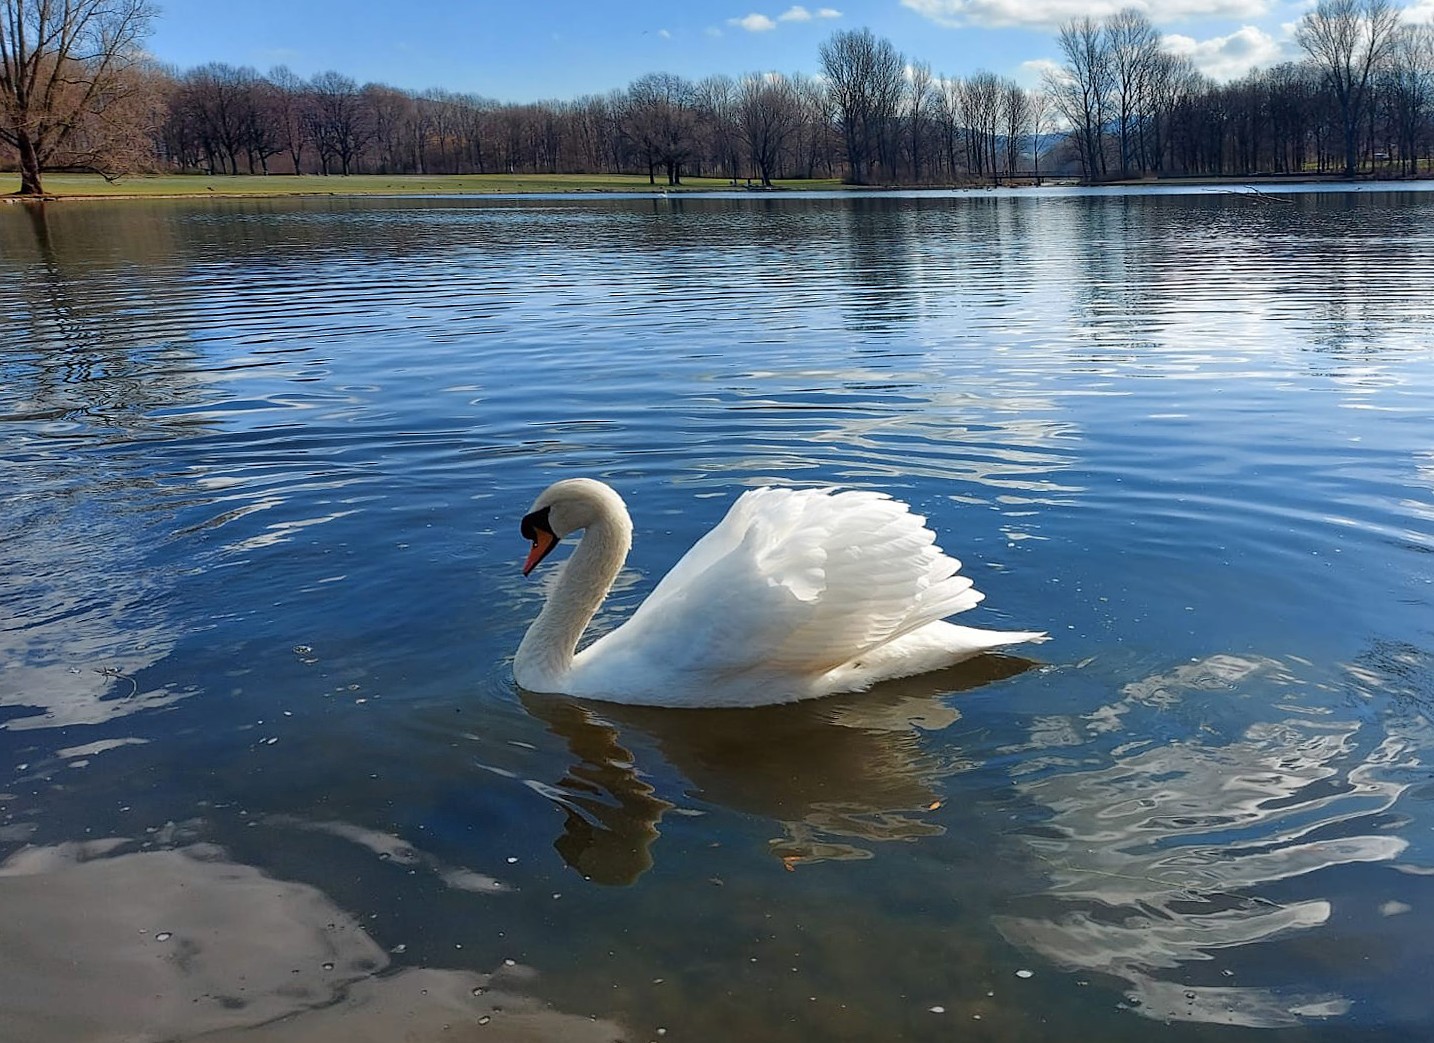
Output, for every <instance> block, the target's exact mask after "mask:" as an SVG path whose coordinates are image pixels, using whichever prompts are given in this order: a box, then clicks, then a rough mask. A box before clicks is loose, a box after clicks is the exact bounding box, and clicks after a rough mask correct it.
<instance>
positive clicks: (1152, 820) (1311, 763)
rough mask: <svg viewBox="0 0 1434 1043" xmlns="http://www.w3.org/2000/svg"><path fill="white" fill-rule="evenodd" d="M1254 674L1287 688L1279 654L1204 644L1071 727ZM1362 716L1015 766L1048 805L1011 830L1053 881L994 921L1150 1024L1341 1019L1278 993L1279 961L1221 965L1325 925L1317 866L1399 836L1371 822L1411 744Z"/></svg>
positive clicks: (1327, 995) (1413, 760)
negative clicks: (1088, 976)
mask: <svg viewBox="0 0 1434 1043" xmlns="http://www.w3.org/2000/svg"><path fill="white" fill-rule="evenodd" d="M1255 678H1259V679H1260V680H1261V681H1263V682H1270V683H1274V684H1278V685H1281V686H1284V685H1289V684H1293V683H1295V679H1294V677H1293V675H1292V673H1291V672H1290V669H1289V668H1288V666H1287V665H1286V664H1282V663H1279V662H1278V661H1275V660H1271V659H1267V658H1263V657H1241V656H1234V655H1218V656H1212V657H1210V658H1208V659H1206V660H1202V661H1200V662H1197V663H1192V664H1186V665H1184V666H1181V667H1178V668H1176V669H1174V670H1172V671H1169V672H1167V673H1164V674H1160V675H1156V676H1152V677H1149V678H1146V679H1144V680H1142V681H1138V682H1134V683H1131V684H1128V685H1126V686H1125V688H1124V689H1123V691H1122V699H1121V700H1119V701H1117V702H1116V703H1113V704H1111V705H1109V706H1106V707H1102V708H1101V709H1099V710H1097V711H1096V712H1094V713H1092V714H1089V715H1087V716H1086V718H1085V719H1084V721H1083V722H1082V723H1081V724H1078V725H1072V728H1071V731H1072V736H1071V737H1072V739H1073V740H1074V741H1084V738H1085V737H1086V736H1096V735H1101V734H1105V733H1108V732H1111V731H1115V730H1119V729H1120V728H1121V727H1122V726H1121V724H1120V722H1121V720H1122V718H1123V717H1124V716H1125V715H1126V714H1128V713H1131V712H1133V710H1134V709H1135V708H1136V707H1138V706H1145V707H1154V708H1156V709H1157V710H1158V711H1160V712H1164V711H1168V710H1169V709H1171V708H1173V706H1174V705H1175V704H1177V703H1178V702H1179V701H1180V700H1181V699H1182V698H1183V697H1186V696H1188V695H1190V694H1191V693H1192V692H1196V691H1200V690H1205V691H1210V690H1213V689H1217V688H1234V687H1237V686H1239V685H1241V684H1247V683H1251V682H1252V679H1255ZM1287 709H1290V710H1292V711H1293V710H1296V709H1297V708H1296V707H1288V708H1287ZM1368 728H1369V725H1368V724H1367V723H1365V722H1361V721H1358V720H1351V719H1336V718H1333V717H1328V716H1325V715H1322V714H1319V713H1317V712H1313V713H1311V712H1306V713H1303V714H1298V713H1295V712H1292V713H1291V714H1290V716H1288V717H1286V718H1284V719H1281V720H1276V721H1269V722H1260V723H1253V724H1250V725H1248V726H1246V727H1245V728H1244V729H1243V731H1242V732H1241V733H1240V734H1239V735H1238V736H1237V737H1236V738H1234V739H1233V741H1230V742H1228V743H1225V744H1223V745H1215V744H1212V743H1209V742H1207V741H1206V740H1205V739H1204V737H1203V736H1201V737H1197V738H1187V739H1179V740H1175V741H1171V742H1169V743H1165V744H1160V745H1152V744H1151V742H1150V741H1149V740H1148V739H1146V740H1140V739H1138V740H1137V741H1135V742H1132V743H1130V744H1129V745H1128V746H1125V747H1122V748H1121V750H1120V751H1117V753H1116V755H1115V757H1114V759H1113V760H1112V762H1111V763H1109V764H1107V765H1106V766H1104V767H1101V768H1097V769H1094V770H1069V769H1068V768H1067V769H1064V770H1057V771H1052V772H1039V771H1028V773H1027V774H1025V775H1023V776H1019V777H1017V779H1016V780H1015V782H1016V786H1017V788H1018V790H1019V791H1020V793H1021V794H1022V796H1023V797H1026V798H1029V799H1030V800H1032V801H1034V802H1035V803H1037V804H1038V805H1041V806H1043V807H1045V808H1048V809H1049V810H1050V812H1051V815H1050V817H1049V819H1047V820H1046V821H1045V822H1043V823H1042V824H1041V825H1040V826H1039V827H1037V828H1036V829H1034V830H1032V831H1031V832H1030V834H1029V835H1026V836H1025V837H1023V839H1024V841H1025V843H1026V845H1027V846H1028V849H1029V850H1030V852H1031V853H1032V854H1033V855H1034V856H1035V857H1036V858H1037V859H1039V860H1040V861H1041V862H1043V863H1044V864H1046V865H1047V866H1048V873H1049V881H1050V885H1049V889H1048V890H1047V891H1046V892H1045V893H1044V894H1042V895H1039V896H1034V897H1032V898H1030V899H1029V900H1025V901H1022V902H1019V903H1017V906H1018V907H1019V908H1021V909H1022V910H1023V911H1021V912H1017V913H1014V914H1011V915H1003V916H1001V917H999V918H998V921H997V923H998V927H999V928H1000V930H1001V931H1002V933H1003V934H1005V935H1006V937H1007V938H1008V939H1010V940H1011V941H1012V942H1014V943H1015V944H1018V945H1020V946H1023V947H1027V948H1030V949H1033V950H1034V951H1036V952H1039V953H1040V954H1041V955H1042V956H1044V957H1046V958H1047V959H1050V960H1052V961H1053V962H1055V963H1056V964H1057V965H1059V966H1061V967H1064V968H1068V969H1071V970H1082V971H1087V972H1095V973H1100V974H1105V975H1110V976H1111V977H1114V978H1116V979H1118V980H1121V981H1123V982H1125V983H1126V985H1127V987H1128V991H1127V996H1128V998H1129V1000H1130V1002H1131V1005H1132V1006H1133V1007H1134V1008H1135V1009H1136V1010H1138V1011H1140V1012H1141V1013H1143V1014H1145V1015H1146V1016H1149V1017H1153V1018H1158V1019H1168V1020H1184V1021H1198V1022H1219V1023H1228V1024H1239V1025H1246V1026H1252V1027H1275V1026H1280V1025H1291V1024H1295V1023H1298V1022H1299V1021H1300V1020H1301V1019H1303V1018H1307V1017H1327V1016H1332V1015H1337V1014H1342V1013H1345V1012H1346V1011H1348V1010H1349V1009H1350V1007H1351V1003H1352V1000H1351V999H1350V997H1348V996H1346V995H1342V994H1338V993H1334V992H1327V991H1318V990H1315V991H1310V990H1308V989H1305V990H1301V989H1298V988H1295V987H1292V986H1291V985H1290V983H1289V982H1287V981H1282V980H1281V979H1280V974H1279V968H1278V961H1276V964H1275V965H1274V966H1273V968H1271V967H1268V966H1265V967H1260V968H1258V969H1257V970H1256V971H1255V972H1254V973H1250V974H1248V975H1242V980H1241V981H1240V982H1239V983H1238V984H1237V983H1236V982H1235V981H1234V980H1232V975H1234V974H1235V971H1233V970H1232V969H1231V967H1232V966H1238V965H1240V964H1241V963H1242V962H1243V960H1244V958H1245V957H1243V956H1242V954H1240V953H1239V952H1238V951H1237V950H1240V949H1241V948H1242V947H1246V946H1259V945H1263V944H1266V943H1270V942H1271V940H1272V939H1274V938H1276V937H1277V936H1283V935H1286V934H1287V933H1288V932H1296V931H1310V930H1313V929H1317V928H1323V927H1327V926H1328V925H1329V924H1330V921H1331V918H1332V914H1333V908H1334V906H1333V903H1332V901H1331V900H1330V899H1329V898H1326V897H1322V896H1321V895H1320V893H1319V892H1320V890H1321V887H1320V884H1319V882H1318V878H1316V877H1315V876H1314V874H1318V873H1322V872H1326V871H1329V870H1333V869H1335V868H1336V867H1341V866H1350V865H1354V864H1357V863H1386V862H1393V861H1394V860H1396V859H1398V858H1400V856H1401V855H1403V854H1404V853H1405V851H1406V849H1407V848H1408V847H1409V841H1408V840H1406V839H1405V838H1404V837H1402V836H1399V835H1396V834H1394V833H1392V832H1389V831H1388V827H1387V825H1384V824H1382V818H1383V816H1384V815H1385V814H1386V813H1387V812H1389V811H1390V809H1391V808H1393V807H1394V805H1395V804H1396V802H1397V801H1398V800H1399V799H1400V797H1401V795H1402V794H1404V792H1405V791H1406V790H1407V789H1408V788H1409V786H1410V779H1411V775H1410V773H1409V771H1408V769H1409V768H1410V766H1411V765H1414V764H1417V762H1418V751H1419V748H1420V747H1419V744H1418V743H1417V742H1416V741H1415V740H1414V739H1412V738H1410V737H1406V736H1404V735H1401V734H1399V733H1398V732H1397V731H1396V730H1395V729H1394V728H1390V729H1389V730H1388V731H1387V732H1386V733H1385V734H1384V736H1383V738H1382V739H1380V740H1379V741H1377V742H1374V744H1373V747H1372V748H1370V743H1371V740H1370V739H1369V737H1368V735H1367V731H1368ZM1037 741H1044V740H1042V739H1037ZM1027 768H1028V769H1029V768H1031V765H1029V764H1028V765H1027ZM1297 878H1303V879H1302V881H1301V883H1300V884H1298V885H1291V886H1280V887H1276V886H1275V885H1288V884H1289V882H1291V881H1294V880H1296V879H1297ZM1312 890H1313V892H1314V893H1311V892H1312ZM1292 892H1294V893H1296V894H1298V895H1300V897H1289V895H1290V894H1291V893H1292ZM1276 895H1278V896H1279V897H1275V896H1276ZM1246 977H1248V978H1250V979H1254V978H1259V979H1261V983H1260V984H1256V983H1254V982H1253V981H1247V980H1245V978H1246Z"/></svg>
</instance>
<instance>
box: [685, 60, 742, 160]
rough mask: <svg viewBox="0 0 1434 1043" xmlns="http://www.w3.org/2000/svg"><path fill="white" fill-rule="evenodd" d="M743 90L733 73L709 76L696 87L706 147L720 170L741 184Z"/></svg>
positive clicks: (700, 121)
mask: <svg viewBox="0 0 1434 1043" xmlns="http://www.w3.org/2000/svg"><path fill="white" fill-rule="evenodd" d="M740 98H741V93H740V91H739V89H738V86H737V81H736V80H734V79H732V77H730V76H720V75H719V76H709V77H707V78H706V79H705V80H702V81H701V82H700V83H698V84H697V87H696V99H697V122H698V125H699V127H700V128H701V136H702V141H703V148H704V150H705V151H706V153H707V157H708V158H709V159H710V160H711V161H712V163H713V165H714V166H715V167H716V169H718V170H720V171H722V173H723V174H724V175H726V177H727V178H729V179H730V180H731V181H732V183H733V184H736V183H737V164H738V139H739V137H740V136H741V132H740V128H739V126H738V124H739V122H740V117H739V106H740V104H741V101H740Z"/></svg>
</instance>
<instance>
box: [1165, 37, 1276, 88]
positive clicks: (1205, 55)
mask: <svg viewBox="0 0 1434 1043" xmlns="http://www.w3.org/2000/svg"><path fill="white" fill-rule="evenodd" d="M1165 46H1166V47H1167V48H1168V49H1169V50H1170V51H1171V52H1173V53H1174V54H1183V55H1188V56H1189V58H1190V60H1191V61H1192V62H1194V63H1195V68H1197V69H1199V70H1200V71H1201V72H1203V73H1204V74H1205V75H1206V76H1209V77H1210V78H1211V79H1215V80H1233V79H1236V78H1238V77H1240V76H1243V75H1245V74H1246V73H1247V72H1249V71H1250V70H1251V69H1256V68H1262V67H1264V66H1267V65H1273V64H1275V62H1277V61H1279V60H1281V59H1282V58H1284V57H1285V53H1284V49H1283V48H1282V47H1281V46H1280V44H1279V41H1277V40H1276V39H1275V38H1274V37H1273V36H1271V35H1270V34H1269V33H1267V32H1265V31H1264V30H1263V29H1258V28H1256V27H1255V26H1253V25H1247V26H1244V27H1243V28H1240V29H1237V30H1235V31H1234V32H1233V33H1231V34H1230V35H1229V36H1213V37H1211V38H1210V39H1208V40H1196V39H1194V38H1192V37H1189V36H1181V35H1180V34H1179V33H1167V34H1166V36H1165Z"/></svg>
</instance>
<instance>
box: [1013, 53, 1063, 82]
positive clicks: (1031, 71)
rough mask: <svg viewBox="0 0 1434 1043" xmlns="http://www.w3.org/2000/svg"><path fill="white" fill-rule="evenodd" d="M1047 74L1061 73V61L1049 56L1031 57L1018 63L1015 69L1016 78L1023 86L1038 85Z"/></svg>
mask: <svg viewBox="0 0 1434 1043" xmlns="http://www.w3.org/2000/svg"><path fill="white" fill-rule="evenodd" d="M1048 74H1049V75H1051V76H1060V75H1062V74H1063V72H1062V69H1061V63H1060V62H1057V61H1053V60H1052V59H1050V58H1032V59H1031V60H1030V61H1025V62H1022V63H1021V64H1020V66H1019V68H1018V69H1017V71H1016V79H1017V81H1019V82H1020V84H1021V85H1022V86H1024V87H1039V86H1040V85H1041V84H1042V83H1044V82H1045V78H1046V76H1047V75H1048Z"/></svg>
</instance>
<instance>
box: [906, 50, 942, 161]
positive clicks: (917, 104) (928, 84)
mask: <svg viewBox="0 0 1434 1043" xmlns="http://www.w3.org/2000/svg"><path fill="white" fill-rule="evenodd" d="M933 84H934V77H933V76H932V75H931V66H930V65H927V64H926V63H925V62H912V63H911V66H910V68H909V69H908V70H907V84H906V123H907V149H908V151H909V154H910V156H911V180H912V181H915V182H917V183H918V184H920V182H921V173H922V171H921V160H922V158H923V156H924V155H925V145H926V140H927V137H928V135H927V129H928V128H927V125H928V124H929V123H930V122H931V110H932V109H933V108H935V106H936V90H935V87H934V86H933Z"/></svg>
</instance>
